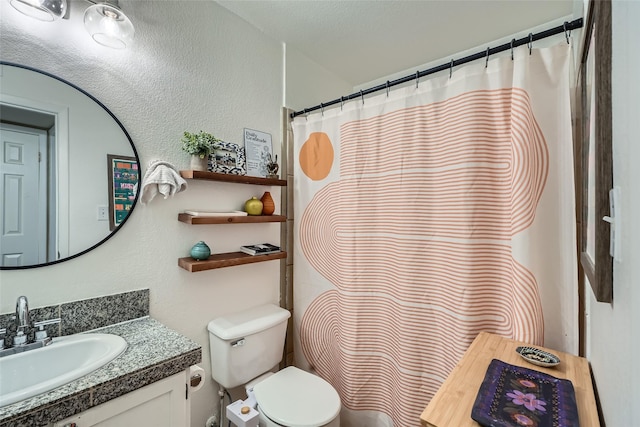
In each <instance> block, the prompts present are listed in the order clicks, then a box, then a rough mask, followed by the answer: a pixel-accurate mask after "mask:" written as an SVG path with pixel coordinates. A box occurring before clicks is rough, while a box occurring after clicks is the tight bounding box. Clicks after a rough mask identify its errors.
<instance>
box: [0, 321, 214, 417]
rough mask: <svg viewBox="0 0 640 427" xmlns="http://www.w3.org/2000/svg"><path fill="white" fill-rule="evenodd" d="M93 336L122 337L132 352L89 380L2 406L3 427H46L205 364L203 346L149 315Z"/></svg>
mask: <svg viewBox="0 0 640 427" xmlns="http://www.w3.org/2000/svg"><path fill="white" fill-rule="evenodd" d="M89 332H91V333H107V334H114V335H119V336H121V337H122V338H124V339H125V340H126V341H127V344H128V346H127V349H126V350H125V351H124V352H123V353H122V354H121V355H120V356H118V357H117V358H115V359H114V360H113V361H111V362H109V363H108V364H106V365H105V366H103V367H101V368H99V369H97V370H95V371H94V372H92V373H90V374H88V375H85V376H84V377H81V378H79V379H77V380H75V381H72V382H70V383H68V384H65V385H63V386H60V387H58V388H56V389H54V390H52V391H50V392H48V393H43V394H40V395H37V396H34V397H32V398H30V399H25V400H22V401H20V402H16V403H14V404H11V405H7V406H3V407H1V408H0V427H27V426H29V427H33V426H45V425H48V424H49V423H52V422H56V421H59V420H62V419H64V418H67V417H70V416H71V415H74V414H77V413H80V412H82V411H85V410H87V409H89V408H91V407H93V406H96V405H99V404H101V403H104V402H107V401H109V400H111V399H115V398H116V397H119V396H122V395H123V394H126V393H128V392H130V391H133V390H136V389H138V388H141V387H144V386H146V385H148V384H151V383H154V382H156V381H159V380H161V379H163V378H166V377H169V376H171V375H173V374H176V373H178V372H181V371H184V370H185V369H187V368H188V367H189V366H192V365H195V364H196V363H200V362H201V361H202V348H201V347H200V345H198V344H197V343H195V342H193V341H191V340H190V339H188V338H186V337H184V336H183V335H180V334H179V333H177V332H175V331H173V330H171V329H169V328H167V327H166V326H164V325H162V324H161V323H160V322H158V321H156V320H154V319H151V318H149V317H148V316H147V317H141V318H139V319H135V320H130V321H127V322H123V323H119V324H116V325H111V326H106V327H103V328H99V329H95V330H92V331H89Z"/></svg>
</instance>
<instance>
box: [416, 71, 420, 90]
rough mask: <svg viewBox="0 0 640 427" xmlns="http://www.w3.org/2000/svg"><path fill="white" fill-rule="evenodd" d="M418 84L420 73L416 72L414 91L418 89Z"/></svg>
mask: <svg viewBox="0 0 640 427" xmlns="http://www.w3.org/2000/svg"><path fill="white" fill-rule="evenodd" d="M418 82H420V71H416V89H418Z"/></svg>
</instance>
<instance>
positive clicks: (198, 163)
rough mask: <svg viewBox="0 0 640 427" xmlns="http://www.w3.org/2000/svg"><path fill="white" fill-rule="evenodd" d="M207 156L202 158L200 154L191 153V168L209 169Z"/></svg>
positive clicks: (195, 169)
mask: <svg viewBox="0 0 640 427" xmlns="http://www.w3.org/2000/svg"><path fill="white" fill-rule="evenodd" d="M207 160H208V159H207V156H205V157H204V158H200V156H199V155H198V154H192V155H191V164H190V167H191V170H194V171H205V172H206V171H207Z"/></svg>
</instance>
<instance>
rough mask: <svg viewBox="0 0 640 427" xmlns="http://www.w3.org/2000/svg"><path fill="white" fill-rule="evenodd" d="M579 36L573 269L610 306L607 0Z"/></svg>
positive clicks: (593, 9) (592, 8) (593, 5)
mask: <svg viewBox="0 0 640 427" xmlns="http://www.w3.org/2000/svg"><path fill="white" fill-rule="evenodd" d="M584 32H585V34H584V43H583V46H582V55H581V60H580V72H579V77H578V91H577V94H576V95H577V98H578V100H577V103H576V105H577V106H578V109H579V113H578V117H577V118H578V126H577V130H578V132H577V135H578V136H577V141H576V153H575V158H576V162H575V163H576V186H577V191H576V195H577V198H576V199H577V200H576V201H577V210H578V212H577V218H578V227H579V229H578V235H579V251H580V265H579V269H580V270H581V271H580V273H584V275H585V276H586V278H587V280H588V281H589V284H590V285H591V289H592V291H593V295H594V297H595V299H596V301H599V302H608V303H611V302H612V301H613V257H612V256H611V254H610V243H611V224H609V223H608V222H606V221H605V220H604V219H603V218H604V217H606V216H609V215H610V206H609V203H610V200H609V198H610V195H609V192H610V190H611V189H612V188H613V155H612V134H613V121H612V100H611V72H612V71H611V70H612V68H611V57H612V54H611V52H612V31H611V1H610V0H597V1H596V0H591V1H590V3H589V11H588V15H587V21H586V25H585V27H584ZM580 299H581V300H583V299H584V295H582V296H580ZM582 313H583V312H582ZM582 317H583V315H581V318H582ZM581 323H584V322H583V321H582V320H581Z"/></svg>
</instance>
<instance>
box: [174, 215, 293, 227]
mask: <svg viewBox="0 0 640 427" xmlns="http://www.w3.org/2000/svg"><path fill="white" fill-rule="evenodd" d="M286 220H287V217H286V216H284V215H246V216H196V215H189V214H186V213H180V214H178V221H180V222H184V223H186V224H193V225H198V224H251V223H264V222H285V221H286Z"/></svg>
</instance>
